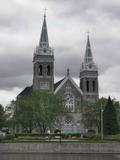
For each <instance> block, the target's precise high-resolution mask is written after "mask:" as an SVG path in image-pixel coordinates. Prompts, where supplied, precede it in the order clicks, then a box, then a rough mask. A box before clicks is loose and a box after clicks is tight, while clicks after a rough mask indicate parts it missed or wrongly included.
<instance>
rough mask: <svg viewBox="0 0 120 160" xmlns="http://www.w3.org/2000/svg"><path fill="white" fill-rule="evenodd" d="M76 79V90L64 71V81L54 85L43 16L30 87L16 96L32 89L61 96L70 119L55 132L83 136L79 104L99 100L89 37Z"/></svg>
mask: <svg viewBox="0 0 120 160" xmlns="http://www.w3.org/2000/svg"><path fill="white" fill-rule="evenodd" d="M78 67H79V66H78ZM63 72H65V71H63ZM79 79H80V83H79V86H78V85H77V84H76V83H75V81H74V80H73V79H72V77H71V75H70V71H69V69H67V71H66V75H65V76H64V78H63V79H61V80H60V81H58V82H57V83H54V52H53V49H52V48H51V47H50V45H49V38H48V31H47V23H46V15H44V20H43V26H42V31H41V36H40V41H39V44H38V45H37V46H36V48H35V51H34V55H33V85H32V86H30V87H26V88H25V89H24V90H23V91H22V92H21V93H20V94H19V96H25V95H28V94H29V93H30V91H31V90H32V89H39V90H49V91H52V92H53V93H54V94H55V95H58V96H59V95H60V96H62V97H63V99H64V100H65V106H66V107H67V108H68V110H69V111H70V113H71V115H72V118H70V119H66V120H65V121H64V123H63V126H62V128H59V129H60V130H62V131H63V132H65V133H68V132H83V130H85V128H84V124H82V123H81V119H82V107H83V106H82V103H83V102H85V101H95V100H97V99H98V98H99V88H98V68H97V65H96V64H95V62H94V60H93V55H92V50H91V45H90V39H89V35H88V37H87V44H86V50H85V56H84V60H83V62H82V65H81V68H80V74H79Z"/></svg>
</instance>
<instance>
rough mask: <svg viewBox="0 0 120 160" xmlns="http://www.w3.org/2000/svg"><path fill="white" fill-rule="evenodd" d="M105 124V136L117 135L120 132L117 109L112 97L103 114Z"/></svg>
mask: <svg viewBox="0 0 120 160" xmlns="http://www.w3.org/2000/svg"><path fill="white" fill-rule="evenodd" d="M103 124H104V125H103V126H104V134H116V133H117V132H118V122H117V114H116V109H115V107H114V105H113V101H112V100H111V98H110V97H109V98H108V101H107V105H106V107H105V110H104V112H103Z"/></svg>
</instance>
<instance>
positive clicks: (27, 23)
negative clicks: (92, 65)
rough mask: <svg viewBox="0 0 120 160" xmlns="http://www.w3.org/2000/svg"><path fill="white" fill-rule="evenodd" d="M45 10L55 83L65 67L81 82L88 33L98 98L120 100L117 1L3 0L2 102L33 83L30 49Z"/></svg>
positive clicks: (0, 43) (0, 20)
mask: <svg viewBox="0 0 120 160" xmlns="http://www.w3.org/2000/svg"><path fill="white" fill-rule="evenodd" d="M44 8H47V27H48V34H49V41H50V46H51V47H53V48H54V54H55V77H56V78H55V81H57V80H59V79H60V78H61V77H64V75H65V73H66V69H67V68H68V67H69V68H70V72H71V76H72V77H73V78H74V79H75V81H76V82H77V83H78V84H79V71H80V65H81V62H82V61H83V58H84V54H85V47H86V39H87V32H88V31H89V32H90V41H91V47H92V53H93V57H94V61H95V62H96V63H97V65H98V68H99V88H100V96H105V97H108V96H109V95H110V96H111V97H112V98H116V99H117V100H120V0H110V1H109V0H106V1H105V0H2V1H1V5H0V103H1V104H3V105H4V106H5V105H7V104H8V103H9V102H10V101H11V100H12V99H14V98H15V97H16V96H17V94H18V93H19V92H21V91H22V89H24V88H25V87H26V86H30V85H32V79H33V76H32V70H33V66H32V65H33V64H32V60H33V51H34V48H35V47H36V45H38V42H39V38H40V33H41V27H42V23H43V14H44Z"/></svg>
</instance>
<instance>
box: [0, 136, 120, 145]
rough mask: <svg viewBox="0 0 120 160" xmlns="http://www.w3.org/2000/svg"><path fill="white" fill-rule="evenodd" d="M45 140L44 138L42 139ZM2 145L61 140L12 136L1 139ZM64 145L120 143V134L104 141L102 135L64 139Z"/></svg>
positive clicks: (106, 137)
mask: <svg viewBox="0 0 120 160" xmlns="http://www.w3.org/2000/svg"><path fill="white" fill-rule="evenodd" d="M42 138H44V137H42ZM0 143H56V144H59V143H60V141H59V139H56V140H55V139H52V140H51V141H49V140H46V139H40V137H39V136H36V137H35V136H31V137H30V136H28V137H26V136H20V137H17V138H15V137H14V136H13V135H12V136H7V137H6V138H3V139H1V141H0ZM61 143H62V144H82V143H86V144H88V143H120V134H117V135H107V136H106V135H105V136H104V139H103V140H101V139H100V135H98V136H96V135H95V136H92V137H88V138H84V139H80V138H78V137H76V138H75V139H73V138H71V139H62V140H61Z"/></svg>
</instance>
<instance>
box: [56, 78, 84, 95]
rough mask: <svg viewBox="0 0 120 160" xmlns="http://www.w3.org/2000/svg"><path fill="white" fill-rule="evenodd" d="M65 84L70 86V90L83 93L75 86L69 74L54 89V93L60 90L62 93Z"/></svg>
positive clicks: (79, 93) (78, 93)
mask: <svg viewBox="0 0 120 160" xmlns="http://www.w3.org/2000/svg"><path fill="white" fill-rule="evenodd" d="M67 86H70V87H71V89H72V92H74V93H76V94H77V95H79V96H82V95H83V93H82V90H81V89H80V88H79V87H78V86H77V84H76V83H75V82H74V81H73V80H72V78H71V77H70V76H68V77H66V78H64V80H63V81H62V82H61V83H60V84H59V85H58V86H57V88H56V89H55V91H54V94H58V93H60V92H61V93H64V92H65V89H66V87H67Z"/></svg>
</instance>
